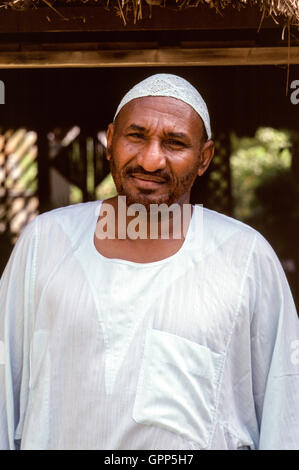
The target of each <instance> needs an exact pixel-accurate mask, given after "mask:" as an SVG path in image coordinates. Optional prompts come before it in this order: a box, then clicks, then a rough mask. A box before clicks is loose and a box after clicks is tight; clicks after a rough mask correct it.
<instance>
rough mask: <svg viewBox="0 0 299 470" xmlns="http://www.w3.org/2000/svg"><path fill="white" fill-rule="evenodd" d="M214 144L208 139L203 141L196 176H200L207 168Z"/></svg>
mask: <svg viewBox="0 0 299 470" xmlns="http://www.w3.org/2000/svg"><path fill="white" fill-rule="evenodd" d="M214 151H215V145H214V142H213V140H208V141H207V142H205V144H204V146H203V147H202V149H201V152H200V166H199V168H198V171H197V174H198V176H202V175H203V174H204V172H205V171H206V170H207V169H208V166H209V164H210V163H211V160H212V158H213V156H214Z"/></svg>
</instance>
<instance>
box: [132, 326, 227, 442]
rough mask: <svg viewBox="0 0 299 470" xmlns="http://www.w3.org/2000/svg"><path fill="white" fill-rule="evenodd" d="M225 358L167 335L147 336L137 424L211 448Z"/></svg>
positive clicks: (152, 333)
mask: <svg viewBox="0 0 299 470" xmlns="http://www.w3.org/2000/svg"><path fill="white" fill-rule="evenodd" d="M223 359H224V355H222V354H217V353H215V352H213V351H211V350H210V349H209V348H207V347H205V346H201V345H199V344H197V343H195V342H193V341H189V340H187V339H185V338H182V337H180V336H176V335H173V334H170V333H166V332H164V331H160V330H155V329H150V330H148V331H147V335H146V340H145V348H144V356H143V359H142V365H141V371H140V376H139V379H138V385H137V392H136V398H135V404H134V409H133V418H134V420H135V421H136V422H138V423H141V424H147V425H153V426H160V427H162V428H164V429H167V430H169V431H172V432H175V433H178V434H180V436H182V437H183V438H185V439H187V440H191V441H193V442H195V443H196V444H197V446H198V447H199V448H201V449H204V448H206V447H208V445H209V442H210V438H211V435H212V431H213V424H214V419H215V408H216V393H217V386H218V383H219V374H220V370H221V365H222V363H223Z"/></svg>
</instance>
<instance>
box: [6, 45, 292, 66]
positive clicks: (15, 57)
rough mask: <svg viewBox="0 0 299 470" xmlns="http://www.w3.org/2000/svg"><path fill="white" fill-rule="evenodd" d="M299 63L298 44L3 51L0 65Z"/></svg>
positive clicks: (225, 64)
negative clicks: (287, 45) (279, 45)
mask: <svg viewBox="0 0 299 470" xmlns="http://www.w3.org/2000/svg"><path fill="white" fill-rule="evenodd" d="M288 63H289V64H299V47H290V48H288V47H242V48H237V47H235V48H207V49H204V48H202V49H183V48H165V49H164V48H161V49H140V50H97V51H94V50H91V51H87V50H77V51H72V50H67V51H51V50H38V51H37V50H35V51H32V50H31V51H2V52H1V55H0V69H18V68H57V67H58V68H74V67H76V68H77V67H82V68H87V67H155V66H176V67H177V66H211V65H212V66H220V65H221V66H227V65H279V64H288Z"/></svg>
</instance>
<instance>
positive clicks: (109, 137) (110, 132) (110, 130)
mask: <svg viewBox="0 0 299 470" xmlns="http://www.w3.org/2000/svg"><path fill="white" fill-rule="evenodd" d="M113 133H114V126H113V124H112V123H110V124H109V126H108V129H107V132H106V138H107V154H106V158H107V160H110V159H111V152H110V149H111V145H112V138H113Z"/></svg>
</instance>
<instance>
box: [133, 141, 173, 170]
mask: <svg viewBox="0 0 299 470" xmlns="http://www.w3.org/2000/svg"><path fill="white" fill-rule="evenodd" d="M137 162H138V164H139V165H140V166H142V168H143V169H144V170H145V171H148V172H154V171H157V170H162V169H163V168H165V166H166V161H165V155H164V153H163V149H162V148H161V145H160V142H159V141H157V140H151V141H149V142H147V144H146V145H145V146H144V147H143V148H142V150H141V151H140V152H139V154H138V156H137Z"/></svg>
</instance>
